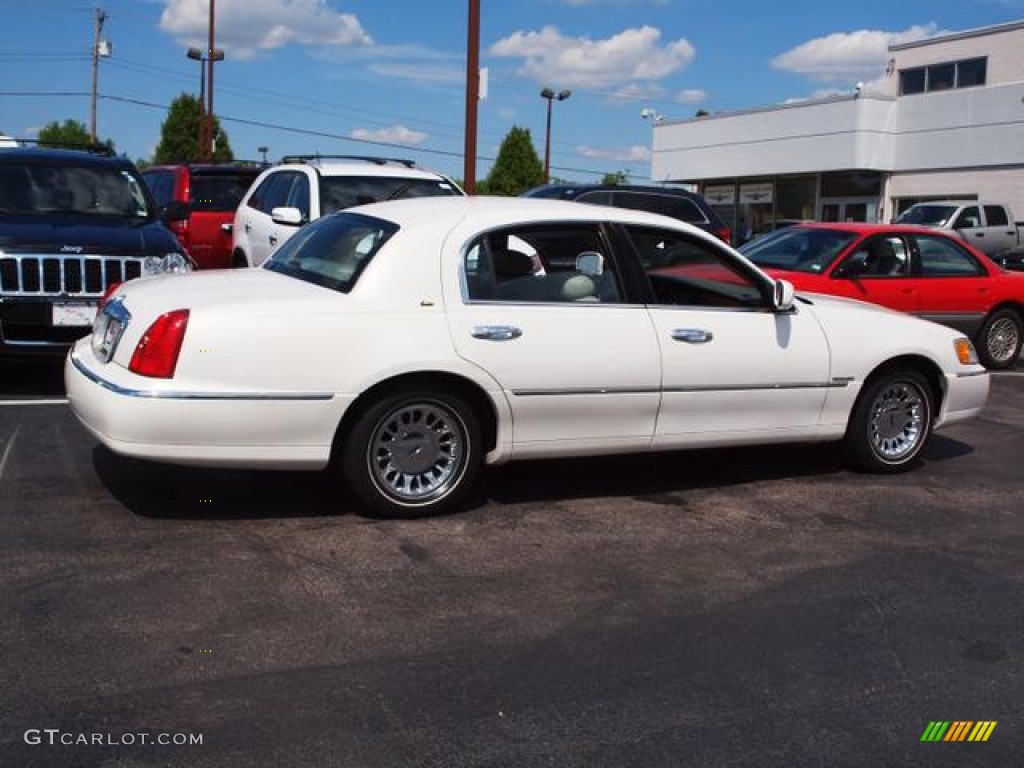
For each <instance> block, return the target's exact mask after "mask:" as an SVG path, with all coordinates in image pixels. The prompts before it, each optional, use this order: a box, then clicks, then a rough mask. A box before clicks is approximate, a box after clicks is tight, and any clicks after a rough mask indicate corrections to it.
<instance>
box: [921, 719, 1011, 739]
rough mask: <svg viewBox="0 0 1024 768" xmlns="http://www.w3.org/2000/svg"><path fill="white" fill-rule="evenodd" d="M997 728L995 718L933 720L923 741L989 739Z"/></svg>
mask: <svg viewBox="0 0 1024 768" xmlns="http://www.w3.org/2000/svg"><path fill="white" fill-rule="evenodd" d="M995 729H996V721H995V720H977V721H975V720H952V721H950V720H932V721H931V722H930V723H928V727H927V728H925V729H924V733H923V734H921V741H988V737H989V736H991V735H992V731H994V730H995Z"/></svg>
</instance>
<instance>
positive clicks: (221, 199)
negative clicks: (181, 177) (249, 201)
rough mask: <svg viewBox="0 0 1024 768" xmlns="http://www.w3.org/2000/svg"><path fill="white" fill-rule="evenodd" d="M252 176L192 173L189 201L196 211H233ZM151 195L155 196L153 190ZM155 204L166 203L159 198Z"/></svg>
mask: <svg viewBox="0 0 1024 768" xmlns="http://www.w3.org/2000/svg"><path fill="white" fill-rule="evenodd" d="M253 178H254V177H253V176H252V175H242V174H220V173H219V174H216V175H213V174H193V175H192V183H191V185H190V197H191V198H192V199H191V200H190V201H189V202H190V203H191V204H192V208H193V210H196V211H233V210H235V209H236V208H237V207H238V204H239V203H240V202H242V197H243V196H244V195H245V193H246V191H247V190H248V189H249V185H250V184H252V180H253ZM147 180H148V177H147ZM153 196H154V197H156V192H155V191H154V193H153ZM157 204H158V205H166V203H163V202H161V200H160V199H159V198H157Z"/></svg>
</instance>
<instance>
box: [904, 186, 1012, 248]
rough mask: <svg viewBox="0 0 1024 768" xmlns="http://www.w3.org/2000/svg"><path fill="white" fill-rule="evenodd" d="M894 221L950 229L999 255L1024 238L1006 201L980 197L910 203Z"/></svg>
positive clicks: (978, 246) (976, 246)
mask: <svg viewBox="0 0 1024 768" xmlns="http://www.w3.org/2000/svg"><path fill="white" fill-rule="evenodd" d="M893 223H894V224H921V225H924V226H926V227H937V228H939V229H946V230H949V231H950V232H951V233H953V234H955V235H958V236H959V237H961V238H962V239H963V240H964V241H966V242H967V243H970V244H971V245H973V246H974V247H975V248H977V249H978V250H979V251H983V252H985V253H987V254H988V255H989V256H992V257H996V256H999V255H1000V254H1002V253H1004V252H1006V251H1009V250H1012V249H1014V248H1017V247H1019V246H1020V245H1021V244H1022V240H1024V236H1022V235H1021V232H1020V227H1019V226H1017V224H1016V223H1015V222H1014V218H1013V212H1012V211H1010V208H1009V206H1007V205H1003V204H1002V203H986V202H980V201H978V200H936V201H934V202H930V203H918V204H917V205H912V206H910V207H909V208H908V209H907V210H905V211H904V212H903V213H901V214H900V215H899V216H897V217H896V218H895V219H894V220H893Z"/></svg>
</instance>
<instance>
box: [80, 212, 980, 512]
mask: <svg viewBox="0 0 1024 768" xmlns="http://www.w3.org/2000/svg"><path fill="white" fill-rule="evenodd" d="M66 383H67V390H68V395H69V397H70V401H71V405H72V407H73V409H74V412H75V413H76V414H77V416H78V418H79V419H80V420H81V421H82V423H83V424H84V425H85V426H86V427H87V428H88V429H89V430H90V431H91V432H92V434H93V435H95V436H96V438H97V439H99V440H100V441H101V442H102V443H103V444H104V445H106V446H107V447H109V448H110V449H111V450H113V451H115V452H117V453H121V454H125V455H128V456H134V457H140V458H145V459H151V460H155V461H165V462H174V463H179V464H191V465H200V466H222V467H261V468H268V469H311V468H326V467H333V468H336V469H337V471H339V472H341V473H342V476H343V477H344V478H345V480H346V482H347V483H348V484H349V485H350V487H351V488H352V489H353V490H354V491H355V493H356V494H357V496H358V497H359V499H360V500H361V502H362V503H363V504H365V505H366V506H367V508H369V509H370V510H372V511H374V512H375V513H377V514H385V515H395V516H408V515H417V514H426V513H432V512H435V511H438V510H441V509H444V508H448V507H451V506H452V505H454V504H456V503H457V501H458V500H459V499H460V498H461V497H462V496H463V495H464V494H465V492H466V491H467V489H468V488H469V487H470V486H471V484H472V483H473V482H474V480H475V478H476V477H477V476H478V474H479V472H480V469H481V466H482V465H483V464H484V463H485V462H486V463H488V464H498V463H501V462H506V461H510V460H516V459H537V458H542V457H544V458H554V457H563V456H583V455H596V454H613V453H624V452H640V451H663V450H677V449H684V448H702V447H710V446H727V445H752V444H764V443H786V442H813V441H843V442H844V443H845V447H846V449H847V450H848V451H849V454H850V457H851V460H852V461H853V462H854V463H855V464H857V465H859V466H860V467H861V468H863V469H865V470H867V471H873V472H894V471H899V470H903V469H906V468H908V467H910V466H912V465H913V464H914V463H915V461H916V460H917V457H918V455H919V454H920V452H921V450H922V448H923V447H924V445H925V442H926V441H927V440H928V437H929V435H930V434H931V432H932V430H933V429H935V428H937V427H940V426H942V425H945V424H950V423H952V422H955V421H959V420H961V419H965V418H968V417H971V416H974V415H975V414H977V413H978V412H979V411H980V410H981V408H982V407H983V406H984V404H985V401H986V399H987V397H988V389H989V378H988V374H987V373H986V371H985V369H984V368H983V367H981V366H980V365H978V361H977V357H976V355H975V350H974V348H973V347H972V346H971V342H970V341H969V340H968V339H967V338H965V337H963V336H961V335H958V334H957V333H956V332H955V331H952V330H950V329H948V328H945V327H943V326H940V325H935V324H932V323H929V322H926V321H924V320H919V319H916V318H913V317H910V316H907V315H901V314H897V313H894V312H890V311H887V310H884V309H881V308H878V307H874V306H871V305H868V304H862V303H859V302H853V301H848V300H842V299H835V298H829V297H825V296H817V295H809V296H800V297H794V294H793V288H792V286H791V285H790V284H788V283H786V282H785V281H776V280H772V279H771V278H770V277H767V276H766V275H765V274H764V273H762V272H761V271H760V270H758V269H757V267H755V266H753V265H752V264H751V263H750V262H748V261H746V260H745V259H744V258H743V257H742V256H740V255H739V254H737V253H736V252H735V251H733V250H732V249H730V248H729V247H728V246H726V245H724V244H723V243H722V242H720V241H719V240H717V239H715V238H714V237H712V236H710V235H708V234H706V233H704V232H702V231H700V230H698V229H696V228H694V227H691V226H689V225H687V224H684V223H681V222H679V221H676V220H674V219H669V218H664V217H661V216H658V215H655V214H648V213H644V212H642V211H632V210H625V209H614V208H608V207H604V206H591V205H586V204H581V203H570V202H562V201H553V200H536V199H522V198H514V199H497V198H461V197H460V198H437V199H424V200H408V201H393V202H387V203H380V204H375V205H367V206H362V207H360V208H355V209H350V210H348V211H343V212H340V213H336V214H332V215H329V216H326V217H324V218H322V219H319V220H317V221H315V222H313V223H311V224H308V225H306V226H304V227H303V228H302V229H300V230H299V231H298V232H297V233H296V234H295V235H294V236H293V237H292V238H291V239H289V241H288V242H287V243H286V244H285V245H284V246H282V247H281V248H280V250H278V251H277V253H276V254H275V255H274V256H273V258H271V259H270V260H269V261H267V262H266V264H265V265H264V266H262V267H260V268H256V269H240V270H228V271H219V272H217V271H215V272H199V273H193V274H188V275H179V276H173V275H168V276H160V277H152V278H141V279H137V280H132V281H130V282H128V283H125V284H123V285H121V286H119V287H117V288H116V289H114V290H113V291H111V292H110V293H109V294H108V296H107V297H106V300H105V302H104V304H103V306H102V309H101V311H100V312H99V314H98V316H97V318H96V322H95V325H94V330H93V333H92V336H91V337H90V338H86V339H83V340H81V341H79V342H78V343H77V345H76V346H75V347H74V348H73V349H72V351H71V353H70V355H69V357H68V360H67V365H66Z"/></svg>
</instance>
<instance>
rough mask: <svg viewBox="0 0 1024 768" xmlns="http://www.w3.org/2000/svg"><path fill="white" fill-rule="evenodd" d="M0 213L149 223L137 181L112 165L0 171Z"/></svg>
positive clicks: (35, 166)
mask: <svg viewBox="0 0 1024 768" xmlns="http://www.w3.org/2000/svg"><path fill="white" fill-rule="evenodd" d="M0 212H3V213H18V214H26V213H28V214H32V213H42V214H52V213H76V214H88V215H102V216H128V217H133V218H149V217H150V216H152V215H153V213H152V210H151V209H150V206H149V202H148V198H147V197H146V193H145V191H144V190H143V184H142V181H141V180H140V179H139V178H138V177H137V176H135V175H134V174H132V173H130V172H129V171H127V170H125V169H124V168H122V167H118V166H106V167H105V166H97V165H89V166H85V165H82V166H77V165H64V164H61V165H57V164H47V163H38V164H28V163H26V164H20V163H16V164H9V165H2V166H0Z"/></svg>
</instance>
